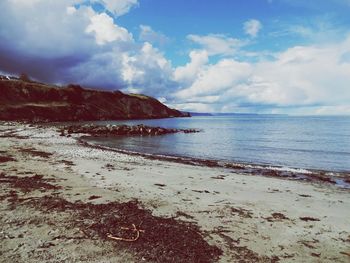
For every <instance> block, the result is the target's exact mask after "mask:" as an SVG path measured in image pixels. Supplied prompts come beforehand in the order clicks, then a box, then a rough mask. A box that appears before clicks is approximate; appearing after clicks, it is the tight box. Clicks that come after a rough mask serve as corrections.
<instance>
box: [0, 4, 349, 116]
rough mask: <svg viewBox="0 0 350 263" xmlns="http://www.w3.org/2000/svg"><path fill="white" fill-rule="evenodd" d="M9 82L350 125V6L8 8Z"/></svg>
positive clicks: (5, 52)
mask: <svg viewBox="0 0 350 263" xmlns="http://www.w3.org/2000/svg"><path fill="white" fill-rule="evenodd" d="M0 10H1V16H0V72H2V73H6V74H18V73H21V72H26V73H28V74H29V75H30V76H32V77H33V78H35V79H37V80H40V81H45V82H49V83H57V84H67V83H79V84H81V85H83V86H86V87H93V88H100V89H109V90H115V89H120V90H123V91H125V92H137V93H144V94H147V95H151V96H154V97H156V98H158V99H160V100H161V101H162V102H165V103H166V104H167V105H169V106H172V107H176V108H178V109H182V110H189V111H199V112H249V113H289V114H303V115H305V114H342V115H344V114H347V115H348V114H350V15H349V14H350V0H318V1H304V0H249V1H247V0H234V1H233V0H215V1H214V0H206V1H203V0H176V1H173V0H1V1H0Z"/></svg>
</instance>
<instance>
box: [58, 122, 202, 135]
mask: <svg viewBox="0 0 350 263" xmlns="http://www.w3.org/2000/svg"><path fill="white" fill-rule="evenodd" d="M59 132H60V134H61V135H62V136H64V135H70V134H73V133H82V134H89V135H91V136H95V137H99V136H120V135H164V134H171V133H181V132H183V133H196V132H200V130H198V129H167V128H162V127H151V126H145V125H135V126H128V125H106V126H101V125H92V124H85V125H70V126H64V127H61V128H60V129H59Z"/></svg>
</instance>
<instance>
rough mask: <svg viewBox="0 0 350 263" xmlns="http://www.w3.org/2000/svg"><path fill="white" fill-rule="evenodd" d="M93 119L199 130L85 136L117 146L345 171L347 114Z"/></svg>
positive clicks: (348, 167)
mask: <svg viewBox="0 0 350 263" xmlns="http://www.w3.org/2000/svg"><path fill="white" fill-rule="evenodd" d="M94 123H95V124H101V125H105V124H110V125H120V124H127V125H137V124H144V125H149V126H160V127H165V128H178V129H190V128H191V129H192V128H193V129H200V130H201V132H199V133H186V134H185V133H177V134H167V135H161V136H120V137H99V138H89V139H88V140H89V141H90V142H92V143H94V144H97V145H100V146H104V147H109V148H115V149H118V150H123V151H130V152H136V153H142V154H152V155H161V156H173V157H189V158H197V159H204V160H215V161H224V162H233V163H236V164H244V165H256V166H259V165H262V166H265V167H266V166H268V167H277V168H279V169H285V170H288V169H289V170H293V169H294V170H295V169H301V170H308V169H311V170H319V171H328V172H339V173H342V174H349V175H350V116H288V115H250V114H234V115H224V116H195V117H191V118H168V119H155V120H128V121H99V122H94Z"/></svg>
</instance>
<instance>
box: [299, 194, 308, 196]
mask: <svg viewBox="0 0 350 263" xmlns="http://www.w3.org/2000/svg"><path fill="white" fill-rule="evenodd" d="M299 196H301V197H311V195H305V194H301V195H299Z"/></svg>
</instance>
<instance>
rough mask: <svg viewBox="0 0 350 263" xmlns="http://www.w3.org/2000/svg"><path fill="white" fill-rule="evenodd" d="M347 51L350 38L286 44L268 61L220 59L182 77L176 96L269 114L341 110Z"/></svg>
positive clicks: (349, 90) (344, 108)
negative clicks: (183, 81) (319, 43)
mask: <svg viewBox="0 0 350 263" xmlns="http://www.w3.org/2000/svg"><path fill="white" fill-rule="evenodd" d="M349 51H350V36H349V37H348V38H347V39H345V40H344V41H342V42H340V43H337V44H330V45H322V46H299V47H293V48H289V49H287V50H286V51H284V52H281V53H278V54H275V58H274V59H273V60H270V61H259V62H255V63H242V62H238V61H236V60H234V59H221V60H219V62H217V63H216V64H208V63H206V64H201V65H200V67H197V71H196V74H195V78H194V79H192V83H190V84H188V83H189V82H188V81H187V82H186V83H187V84H188V85H187V86H185V87H184V88H182V89H181V90H179V91H178V92H177V93H176V98H177V100H178V101H179V102H180V101H182V102H184V101H187V102H191V103H192V104H193V105H195V108H196V109H198V108H200V106H199V105H203V107H205V108H206V109H210V111H223V112H224V111H229V110H230V109H231V110H235V111H237V110H239V109H240V108H241V109H242V108H244V107H247V105H249V107H250V110H253V111H254V108H255V109H256V108H258V107H260V108H261V107H265V108H266V111H268V112H272V111H273V112H275V113H278V112H279V110H278V109H282V110H280V111H281V112H283V113H285V112H284V111H283V108H285V107H290V108H291V109H292V110H291V111H293V110H294V112H296V113H300V112H299V111H298V108H303V109H305V108H308V109H309V110H308V111H305V112H308V113H309V114H311V113H313V114H317V113H322V114H325V113H326V112H327V110H329V112H330V113H332V114H336V113H338V114H345V113H348V108H349V107H348V105H349V101H350V87H349V83H350V74H349V72H350V62H349V61H348V60H346V59H344V57H347V55H348V54H349ZM189 65H190V64H189ZM198 68H199V69H198ZM190 69H191V68H190V67H188V72H191V70H190ZM181 70H182V71H185V67H183V68H181ZM182 74H183V75H184V72H182ZM192 75H193V74H192ZM178 80H181V78H178ZM264 105H265V106H264ZM315 105H317V106H315ZM249 107H248V108H247V109H248V110H249ZM273 108H275V110H272V109H273ZM310 109H312V110H310ZM258 110H260V109H258Z"/></svg>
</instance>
